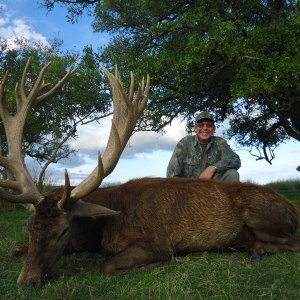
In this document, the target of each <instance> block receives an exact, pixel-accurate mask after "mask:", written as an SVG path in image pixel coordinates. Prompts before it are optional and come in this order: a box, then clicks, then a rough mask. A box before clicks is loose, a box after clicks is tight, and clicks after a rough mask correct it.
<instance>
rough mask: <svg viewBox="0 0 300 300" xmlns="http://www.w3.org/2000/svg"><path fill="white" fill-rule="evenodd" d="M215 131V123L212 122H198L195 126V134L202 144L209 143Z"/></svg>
mask: <svg viewBox="0 0 300 300" xmlns="http://www.w3.org/2000/svg"><path fill="white" fill-rule="evenodd" d="M215 129H216V128H215V125H214V123H213V122H212V121H210V120H203V121H200V122H197V123H196V125H195V132H196V134H197V137H198V139H199V141H200V143H204V144H206V143H208V142H209V140H210V138H211V136H212V135H213V134H214V132H215Z"/></svg>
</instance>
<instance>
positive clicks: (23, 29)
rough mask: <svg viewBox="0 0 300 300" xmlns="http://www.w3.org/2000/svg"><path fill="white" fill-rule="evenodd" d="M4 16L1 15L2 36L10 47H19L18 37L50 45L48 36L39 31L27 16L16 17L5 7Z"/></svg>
mask: <svg viewBox="0 0 300 300" xmlns="http://www.w3.org/2000/svg"><path fill="white" fill-rule="evenodd" d="M2 12H3V16H2V17H0V37H1V38H2V39H5V40H7V42H8V45H9V47H10V48H12V49H14V48H17V47H18V43H17V42H16V40H17V39H20V38H24V39H26V40H30V41H32V42H39V43H42V44H44V45H45V46H48V45H49V43H48V41H47V38H46V37H45V36H43V35H42V34H40V33H38V32H37V31H36V30H35V28H33V27H32V25H31V24H30V22H29V20H28V19H26V18H16V17H14V14H13V13H10V12H8V11H7V10H6V8H5V7H4V8H3V9H2Z"/></svg>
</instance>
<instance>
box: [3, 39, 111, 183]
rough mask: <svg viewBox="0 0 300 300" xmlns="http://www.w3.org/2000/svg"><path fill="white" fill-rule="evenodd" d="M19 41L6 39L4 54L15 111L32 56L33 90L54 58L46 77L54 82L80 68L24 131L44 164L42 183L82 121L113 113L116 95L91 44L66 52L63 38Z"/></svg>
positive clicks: (27, 145) (29, 149)
mask: <svg viewBox="0 0 300 300" xmlns="http://www.w3.org/2000/svg"><path fill="white" fill-rule="evenodd" d="M16 42H17V44H18V47H17V48H16V49H10V48H8V46H7V45H6V43H5V41H2V43H1V45H2V49H3V51H1V54H0V56H1V57H0V58H1V60H0V77H1V78H3V76H4V72H5V71H6V70H8V72H9V74H10V85H9V88H8V91H7V101H8V105H9V109H10V110H11V111H14V104H15V101H14V99H15V92H14V87H15V84H16V83H17V82H19V81H20V78H21V76H22V72H23V70H24V66H25V64H26V62H27V60H28V58H29V57H31V60H32V63H31V65H30V71H29V75H28V77H27V82H26V86H27V88H28V91H29V90H30V88H31V85H32V83H33V82H34V81H35V77H36V76H37V74H38V72H39V71H40V70H41V68H42V66H43V65H45V64H46V63H48V62H49V61H50V62H51V64H50V66H49V68H48V70H47V73H46V81H47V83H49V84H50V85H51V84H54V83H56V81H57V79H58V78H62V77H63V75H64V74H65V73H66V71H67V70H69V69H70V68H71V67H72V66H77V70H76V72H75V73H74V74H73V75H72V76H71V78H69V81H68V84H66V85H65V86H64V87H63V88H62V89H61V90H60V91H59V92H58V93H57V94H56V95H55V97H53V99H52V100H51V101H48V102H47V103H46V104H45V105H43V106H38V107H36V108H34V109H33V113H32V114H30V116H29V118H28V121H27V124H26V126H27V128H26V134H25V137H24V151H25V154H26V155H27V156H29V157H33V158H35V159H36V160H37V161H38V162H39V163H40V165H41V173H40V175H39V179H38V184H39V186H41V184H42V182H43V177H44V175H45V171H46V169H47V167H48V166H49V165H50V164H51V163H57V162H58V161H60V160H61V159H64V158H67V157H69V155H70V154H71V153H73V152H74V150H72V149H70V147H69V146H68V145H67V144H66V141H67V140H68V139H69V138H70V137H73V138H75V137H76V131H77V126H78V125H79V124H80V125H83V124H87V123H89V122H92V121H95V120H99V119H100V118H103V117H105V116H107V115H109V114H111V105H110V104H111V100H110V98H109V95H108V93H107V92H106V91H107V90H106V88H105V86H104V83H103V78H102V75H101V73H100V72H99V64H100V62H99V57H98V56H97V55H96V54H95V53H93V52H92V49H91V48H89V47H86V48H85V49H83V53H82V54H81V55H79V54H78V53H70V52H68V51H66V52H62V51H61V50H60V47H61V41H58V40H56V41H54V42H53V43H52V45H51V47H45V46H43V45H40V44H38V43H29V42H27V41H25V40H18V41H16ZM0 138H1V152H2V154H4V155H5V154H6V153H7V151H8V150H7V143H6V140H5V133H4V128H3V126H2V122H0Z"/></svg>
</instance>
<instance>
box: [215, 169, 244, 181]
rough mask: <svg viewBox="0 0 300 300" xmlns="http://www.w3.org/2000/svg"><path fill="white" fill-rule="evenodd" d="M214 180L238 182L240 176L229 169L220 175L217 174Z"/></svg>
mask: <svg viewBox="0 0 300 300" xmlns="http://www.w3.org/2000/svg"><path fill="white" fill-rule="evenodd" d="M214 179H218V180H223V181H240V174H239V173H238V171H237V170H235V169H229V170H227V171H225V172H224V173H222V174H218V173H217V176H215V178H214Z"/></svg>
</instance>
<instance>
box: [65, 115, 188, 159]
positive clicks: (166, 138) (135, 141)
mask: <svg viewBox="0 0 300 300" xmlns="http://www.w3.org/2000/svg"><path fill="white" fill-rule="evenodd" d="M110 126H111V117H108V118H105V119H102V120H101V124H97V123H93V124H88V125H85V126H81V127H79V128H78V138H77V139H76V140H70V142H69V145H70V147H71V148H72V149H76V150H78V152H79V153H81V154H85V155H92V156H94V155H95V156H96V155H97V153H98V150H100V152H101V153H102V154H103V153H104V151H105V147H106V144H107V141H108V137H109V132H110ZM185 135H186V130H185V123H184V122H181V121H180V120H179V119H175V120H174V121H173V123H172V125H171V126H168V127H166V129H165V133H164V134H157V133H155V132H137V133H135V134H134V135H133V136H132V137H131V138H130V139H129V142H128V144H127V146H126V147H125V149H124V152H123V155H122V157H123V158H138V156H137V155H138V154H141V153H152V152H153V151H157V150H170V151H172V150H173V149H174V147H175V145H176V143H177V142H178V141H179V140H180V139H181V138H183V137H184V136H185Z"/></svg>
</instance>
